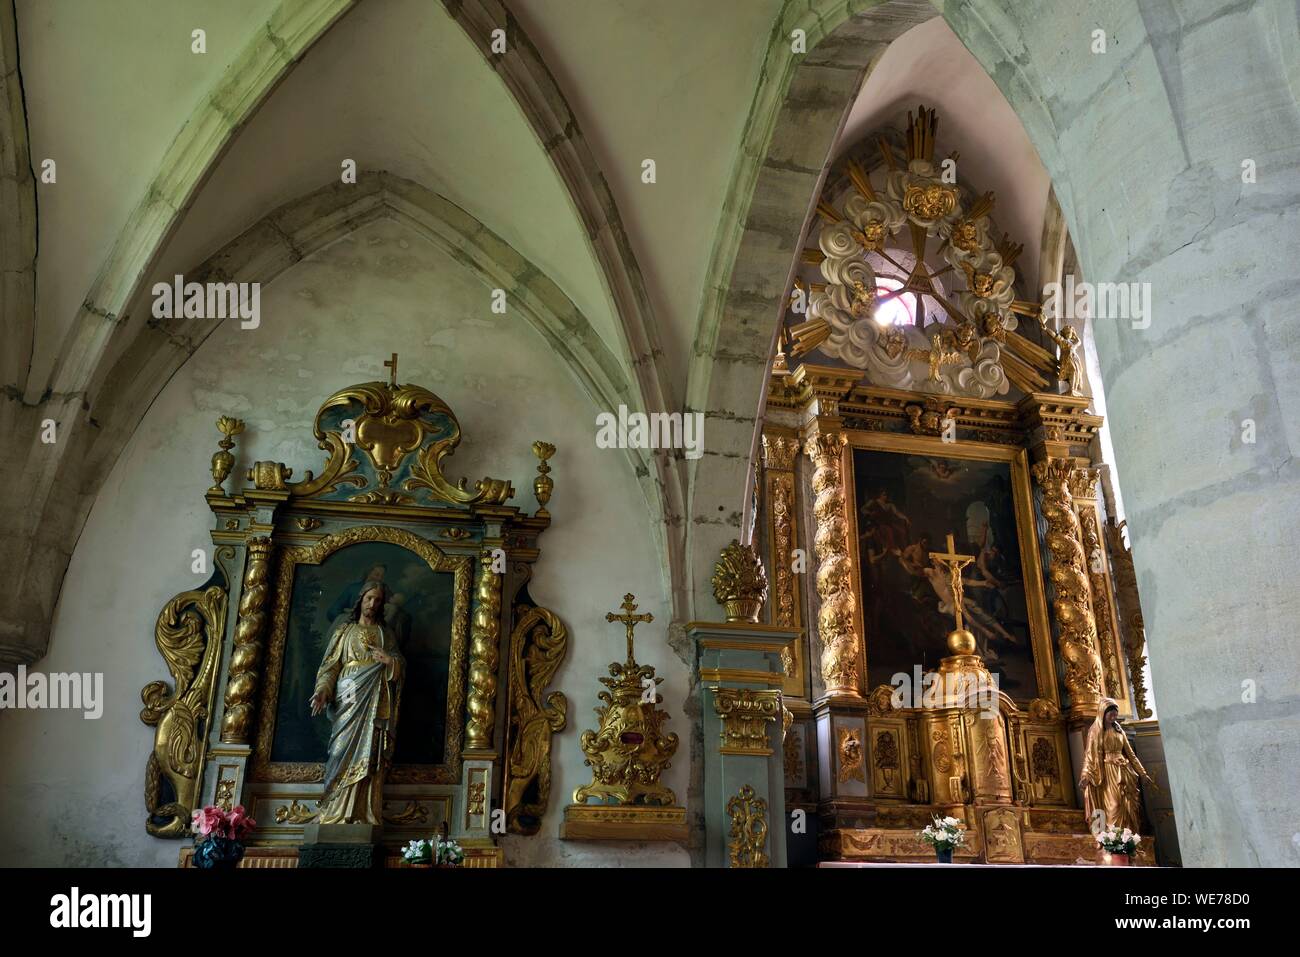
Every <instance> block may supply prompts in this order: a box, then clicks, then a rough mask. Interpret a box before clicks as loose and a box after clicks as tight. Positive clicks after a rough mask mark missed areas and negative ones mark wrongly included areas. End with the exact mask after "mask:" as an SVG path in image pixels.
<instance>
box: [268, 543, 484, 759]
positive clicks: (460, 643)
mask: <svg viewBox="0 0 1300 957" xmlns="http://www.w3.org/2000/svg"><path fill="white" fill-rule="evenodd" d="M360 542H388V543H389V544H392V545H400V546H401V547H403V548H405V549H407V550H408V551H411V552H414V553H415V554H417V555H419V556H420V557H421V558H422V559H424V561H425V562H426V563H428V565H429V567H430V568H431V569H432V570H433V571H435V572H451V573H453V574H454V576H455V578H454V585H453V588H454V605H453V608H452V634H451V659H450V664H449V666H448V672H447V740H446V744H445V749H444V751H443V754H444V756H445V760H444V761H443V763H442V764H436V765H394V766H393V767H392V769H391V770H390V771H389V773H388V780H389V781H390V782H392V783H394V784H453V783H455V782H457V781H459V780H460V764H461V750H462V748H463V747H464V740H465V720H464V714H465V696H466V687H465V684H466V677H465V655H466V650H467V648H468V646H469V629H470V587H471V583H472V579H473V564H474V560H473V559H472V558H471V557H470V556H468V555H460V556H452V555H448V554H447V553H446V552H444V551H443V550H442V549H440V548H439V547H438V546H437V545H435V544H434V543H433V542H431V541H429V540H428V539H425V538H421V537H420V536H419V535H416V534H414V533H413V532H409V531H407V530H406V529H401V528H392V527H389V526H384V525H354V526H353V527H351V528H348V529H345V530H343V531H341V532H336V533H334V534H331V535H327V536H325V537H324V538H322V539H321V540H320V541H319V542H317V543H316V544H314V545H308V546H289V547H287V548H284V549H282V550H281V552H280V556H279V572H278V573H277V576H276V585H275V597H274V608H273V611H272V613H271V633H270V643H269V646H268V648H267V661H266V680H265V681H264V682H263V685H262V696H261V702H260V704H259V708H258V710H259V713H260V714H261V716H262V719H261V721H259V723H258V731H257V741H256V744H255V746H254V750H253V762H252V768H251V770H252V776H251V780H253V781H257V782H263V783H275V784H290V783H293V784H299V783H316V782H319V781H321V780H323V778H324V773H325V766H324V764H320V763H309V762H284V761H281V762H276V761H272V760H271V745H272V743H273V742H274V740H275V716H276V709H277V707H278V704H279V697H280V678H281V672H282V671H283V668H284V652H285V641H286V637H287V633H288V627H289V609H290V604H291V602H292V598H293V580H294V573H295V571H296V569H297V568H298V566H299V565H319V564H321V563H322V562H323V561H325V559H327V558H329V557H330V556H331V555H333V554H334V553H335V552H337V551H340V550H341V549H344V548H347V547H348V546H349V545H356V544H358V543H360Z"/></svg>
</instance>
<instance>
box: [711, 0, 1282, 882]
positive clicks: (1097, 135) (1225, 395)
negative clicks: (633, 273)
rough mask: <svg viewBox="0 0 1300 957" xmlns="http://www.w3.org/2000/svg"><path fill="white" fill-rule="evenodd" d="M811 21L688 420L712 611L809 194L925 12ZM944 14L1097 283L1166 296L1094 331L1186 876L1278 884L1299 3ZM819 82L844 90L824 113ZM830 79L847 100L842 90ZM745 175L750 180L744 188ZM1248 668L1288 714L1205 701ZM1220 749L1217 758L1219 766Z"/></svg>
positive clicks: (730, 260) (769, 88)
mask: <svg viewBox="0 0 1300 957" xmlns="http://www.w3.org/2000/svg"><path fill="white" fill-rule="evenodd" d="M813 6H814V8H815V9H814V10H812V11H807V7H806V4H805V3H804V2H791V3H788V4H787V6H786V13H785V14H783V17H782V20H781V25H780V26H779V27H778V28H777V29H776V30H774V35H773V40H772V51H773V52H772V53H771V54H770V55H769V60H768V69H767V70H766V71H765V74H764V78H763V81H762V86H761V87H760V90H759V92H758V95H757V96H756V97H755V100H754V106H753V108H752V110H751V115H750V118H749V123H748V128H747V132H746V140H745V155H744V157H743V158H742V160H741V169H740V170H739V171H738V175H737V176H736V177H735V179H736V182H737V183H738V184H740V185H739V187H738V190H737V191H736V192H733V194H732V197H731V199H729V201H728V204H727V213H726V216H725V217H724V221H723V224H722V226H721V227H720V231H719V239H718V241H717V247H718V248H717V250H715V263H714V268H713V270H712V271H711V275H713V276H715V277H716V279H717V281H718V284H719V287H718V289H717V290H716V291H714V292H713V293H712V294H711V295H710V296H708V297H706V303H705V314H704V316H703V318H702V321H701V324H700V328H699V338H698V339H697V344H696V354H697V362H696V367H695V368H693V369H692V377H691V382H690V396H691V401H692V403H700V404H702V405H703V407H704V408H705V411H706V414H707V415H708V416H709V421H710V427H711V433H710V434H711V437H712V438H714V439H716V438H718V437H719V436H720V435H721V436H722V437H723V439H724V441H722V442H721V443H718V442H711V443H710V448H709V450H708V451H707V452H706V455H705V456H704V458H703V459H701V460H700V462H699V463H698V467H697V469H696V470H695V472H694V473H693V474H692V476H691V485H690V489H691V492H690V494H691V499H690V504H691V513H690V514H691V531H690V544H689V549H688V551H689V560H690V567H691V582H692V586H693V591H694V594H695V598H696V601H697V603H698V602H700V601H701V596H703V595H705V594H707V580H708V574H709V572H708V569H709V568H710V567H711V565H712V562H713V560H714V557H715V556H716V554H717V550H718V547H719V546H720V544H721V543H722V542H723V541H725V540H726V539H727V538H730V537H735V536H737V535H738V534H739V533H740V531H741V528H742V526H743V524H744V521H743V505H742V503H743V501H744V499H745V498H746V496H747V493H748V489H749V482H748V480H747V479H748V470H749V468H750V465H751V462H752V461H753V458H754V448H755V443H756V440H757V434H758V429H759V428H760V426H761V401H762V395H763V383H764V377H765V372H766V368H767V360H768V358H769V357H770V355H771V347H772V344H773V342H774V338H775V332H776V328H777V322H778V319H779V316H780V311H781V309H782V303H783V301H784V297H785V295H786V290H787V284H788V282H789V277H790V270H791V267H792V265H793V262H792V259H793V251H794V249H796V248H797V246H798V243H799V236H800V233H801V231H802V228H803V227H804V226H806V224H807V222H808V219H809V218H810V216H809V213H810V210H809V204H810V202H811V199H812V197H813V196H815V195H817V192H818V190H817V189H816V188H805V187H807V184H809V183H812V184H814V186H815V184H816V183H817V180H818V176H819V171H820V169H821V168H822V167H823V166H824V162H819V161H818V158H819V154H820V155H821V156H824V152H822V151H823V150H824V149H825V148H828V147H829V143H830V142H831V141H833V129H834V128H835V126H836V124H835V121H834V119H833V117H834V115H835V114H836V112H837V111H839V112H841V113H842V111H843V110H844V109H846V108H847V107H848V105H849V102H850V100H851V98H852V92H853V91H856V86H855V85H854V82H853V78H855V77H856V76H858V75H860V73H861V68H862V66H863V65H864V63H865V60H864V58H863V56H862V53H863V51H862V49H861V44H862V43H863V42H867V43H870V42H872V38H873V36H874V37H876V38H877V39H878V38H879V36H880V32H879V30H876V31H872V30H868V31H867V32H866V33H865V34H864V33H863V32H861V31H862V28H863V27H864V26H865V25H866V24H868V23H869V22H870V21H871V19H872V18H873V17H880V16H886V15H889V14H890V13H892V12H901V13H907V12H908V11H909V10H910V11H912V12H913V13H914V14H920V13H923V12H924V7H923V5H920V4H917V3H914V2H904V0H893V2H890V3H885V4H880V5H875V4H870V3H866V2H863V3H854V2H849V3H847V4H843V3H830V2H827V3H816V2H814V4H813ZM936 6H938V7H941V8H942V15H943V16H944V19H945V20H946V21H947V23H948V25H949V26H950V27H951V28H952V29H953V31H954V32H955V33H956V34H957V36H958V38H959V39H960V40H961V41H962V43H963V44H964V45H965V46H966V47H967V49H969V50H970V51H971V53H972V54H973V55H974V56H975V58H976V59H977V60H978V61H979V62H980V63H981V65H982V66H983V67H984V69H985V70H986V72H988V74H989V76H990V77H991V78H992V79H993V80H994V82H995V83H996V84H997V86H998V87H999V89H1000V90H1001V91H1002V94H1003V95H1004V96H1005V97H1006V98H1007V100H1008V102H1009V103H1010V104H1011V106H1012V108H1013V109H1014V110H1015V111H1016V113H1017V115H1018V116H1019V118H1020V121H1021V123H1022V124H1023V126H1024V128H1025V131H1026V133H1027V134H1028V135H1029V138H1030V140H1031V142H1032V143H1033V144H1034V146H1035V148H1036V149H1037V150H1038V153H1039V157H1040V158H1041V160H1042V162H1043V165H1044V166H1045V167H1046V168H1047V170H1048V173H1049V174H1050V176H1051V178H1052V184H1053V188H1054V190H1055V193H1056V196H1057V198H1058V199H1059V201H1060V204H1061V208H1062V211H1063V213H1064V216H1065V220H1066V223H1067V225H1068V228H1069V233H1070V236H1071V238H1072V239H1073V240H1074V242H1075V244H1076V248H1077V252H1078V256H1079V261H1080V264H1081V266H1082V268H1083V271H1084V274H1085V275H1086V276H1087V277H1088V278H1089V279H1090V280H1092V281H1111V282H1121V281H1123V282H1134V283H1142V282H1149V283H1150V284H1151V285H1150V288H1151V290H1152V296H1153V306H1154V309H1155V312H1156V314H1157V315H1158V316H1159V318H1158V319H1156V320H1155V321H1153V322H1152V323H1151V324H1150V325H1149V326H1142V327H1138V326H1133V327H1131V326H1130V322H1129V320H1128V319H1121V320H1120V321H1108V322H1097V323H1095V329H1096V342H1097V347H1098V353H1099V355H1100V358H1101V360H1102V372H1103V378H1104V381H1105V387H1106V394H1107V397H1108V408H1109V412H1110V414H1111V416H1112V428H1113V437H1114V446H1115V450H1116V455H1117V458H1118V462H1117V464H1118V466H1119V467H1120V468H1121V470H1122V472H1123V474H1124V475H1125V476H1126V477H1127V478H1128V479H1129V480H1130V481H1131V482H1132V485H1131V486H1130V487H1129V488H1127V489H1126V490H1125V500H1126V505H1127V509H1128V518H1129V520H1128V526H1129V529H1130V533H1131V538H1132V541H1133V552H1134V556H1135V564H1136V566H1137V570H1138V576H1139V580H1140V581H1141V583H1142V587H1143V608H1144V611H1145V612H1146V625H1147V636H1148V641H1149V644H1150V647H1151V649H1152V671H1153V677H1154V688H1155V693H1156V695H1157V696H1158V698H1159V705H1160V715H1161V730H1162V734H1163V738H1164V743H1165V752H1166V755H1167V757H1168V760H1169V766H1170V769H1171V771H1170V780H1171V785H1172V788H1173V799H1174V802H1175V805H1176V806H1177V808H1178V810H1179V815H1180V816H1179V830H1180V835H1179V837H1180V845H1181V848H1180V849H1181V852H1182V856H1183V860H1184V861H1185V862H1186V863H1188V864H1193V865H1196V864H1202V865H1204V864H1231V865H1235V866H1258V865H1260V864H1268V865H1274V866H1282V865H1284V864H1285V863H1286V862H1287V861H1288V860H1289V859H1290V858H1289V856H1288V855H1293V852H1292V851H1291V850H1290V846H1291V844H1292V840H1291V837H1292V836H1291V835H1290V834H1289V833H1288V829H1287V827H1286V826H1285V824H1284V823H1283V821H1284V817H1285V815H1279V814H1277V813H1271V814H1269V813H1267V812H1268V811H1270V810H1271V811H1274V812H1275V811H1276V809H1277V808H1281V807H1284V806H1285V804H1286V801H1287V799H1288V798H1289V796H1290V791H1291V790H1293V787H1291V786H1290V785H1289V784H1288V780H1289V779H1293V766H1292V763H1290V762H1287V761H1279V760H1278V759H1277V755H1278V754H1279V753H1280V752H1279V750H1278V749H1279V745H1280V743H1281V742H1286V745H1285V746H1286V747H1288V748H1290V749H1291V750H1294V748H1295V746H1296V742H1297V731H1296V727H1297V725H1296V721H1297V716H1298V715H1300V697H1297V696H1296V695H1295V693H1294V690H1293V689H1295V688H1296V687H1300V659H1297V658H1296V656H1295V655H1288V654H1284V653H1281V649H1283V648H1286V647H1289V646H1288V642H1291V641H1292V637H1293V636H1292V630H1293V629H1292V628H1291V627H1290V624H1289V623H1290V622H1292V621H1294V620H1295V618H1296V617H1297V615H1300V593H1297V592H1296V591H1295V590H1294V589H1290V590H1286V589H1282V590H1279V589H1277V588H1276V568H1275V566H1274V564H1273V563H1274V562H1275V557H1274V556H1276V555H1277V554H1288V553H1289V551H1290V550H1291V549H1292V547H1293V543H1294V540H1295V538H1296V537H1297V536H1300V458H1298V457H1297V455H1296V452H1297V451H1300V430H1297V429H1296V428H1295V427H1294V423H1295V422H1297V421H1300V390H1297V389H1296V388H1295V387H1294V385H1293V383H1294V382H1296V381H1298V380H1300V372H1298V370H1297V359H1296V356H1297V355H1300V349H1298V348H1297V346H1296V338H1295V332H1294V316H1295V311H1296V309H1297V308H1300V278H1297V277H1296V276H1295V275H1294V273H1293V271H1287V270H1281V271H1279V270H1278V269H1277V268H1276V264H1280V263H1283V262H1294V261H1296V259H1297V258H1298V257H1300V211H1298V207H1297V206H1296V204H1295V197H1294V188H1293V185H1294V182H1295V175H1296V171H1297V170H1300V104H1297V99H1296V90H1297V84H1296V76H1297V72H1296V67H1295V64H1296V62H1300V31H1298V30H1297V20H1298V19H1300V17H1298V16H1297V14H1296V12H1295V11H1294V10H1293V9H1291V8H1290V7H1289V6H1288V5H1286V4H1280V3H1279V4H1241V3H1232V2H1226V0H1225V2H1221V3H1217V4H1214V5H1212V8H1210V9H1206V10H1203V11H1199V12H1198V14H1197V16H1196V17H1195V18H1194V19H1193V18H1191V17H1183V16H1182V13H1181V11H1175V9H1174V8H1173V7H1170V6H1169V5H1167V4H1166V5H1160V4H1155V5H1151V4H1141V5H1136V6H1135V5H1132V4H1128V3H1123V2H1119V0H1114V2H1111V0H1103V2H1101V3H1099V4H1095V5H1094V6H1093V7H1092V8H1090V10H1089V22H1088V23H1087V24H1086V25H1085V24H1081V23H1079V22H1078V21H1077V19H1076V18H1073V17H1072V16H1069V15H1066V14H1064V13H1062V14H1061V15H1052V14H1048V13H1044V12H1043V11H1042V10H1041V9H1038V8H1034V9H1032V10H1031V9H1028V8H1025V7H1022V6H1016V5H1009V4H1003V3H995V2H990V0H945V2H942V3H936ZM799 17H803V18H804V22H809V23H810V25H811V26H813V27H815V29H816V30H817V32H818V35H820V36H821V37H823V39H822V42H821V43H819V44H817V45H816V46H815V47H814V46H813V43H812V39H813V36H814V34H813V32H812V31H811V30H810V32H809V34H808V36H809V55H808V57H807V58H806V60H805V61H804V62H802V63H800V64H799V65H797V66H795V65H791V64H788V63H785V64H783V63H782V60H781V57H782V56H783V55H784V54H783V53H782V51H781V47H782V46H783V45H786V43H787V33H788V30H787V27H789V26H790V25H791V24H792V23H793V22H795V21H796V20H798V18H799ZM792 18H793V19H792ZM1094 21H1096V22H1097V23H1099V24H1104V26H1100V27H1096V28H1099V29H1104V30H1105V31H1106V33H1107V37H1108V42H1109V52H1108V53H1107V54H1105V55H1097V54H1094V53H1093V52H1092V50H1091V49H1090V41H1091V40H1092V30H1093V29H1094V26H1095V25H1094ZM882 29H883V27H882ZM841 38H842V40H841ZM786 48H787V49H788V46H787V47H786ZM1243 60H1245V61H1248V62H1250V63H1251V64H1252V71H1250V73H1249V75H1248V76H1247V75H1245V73H1244V72H1243V71H1242V70H1241V69H1240V63H1241V62H1243ZM774 64H775V65H774ZM810 68H815V69H817V70H819V71H823V72H822V75H823V76H824V77H825V78H826V79H827V81H828V82H827V83H826V84H824V85H821V86H814V88H813V89H812V90H809V89H807V88H806V87H805V86H804V84H803V75H804V74H805V72H807V71H808V70H810ZM836 70H839V71H840V72H841V73H848V74H851V77H850V78H848V79H845V78H841V80H840V82H839V83H835V82H833V78H834V77H835V76H836V73H835V72H834V71H836ZM809 76H810V77H811V76H812V74H809ZM813 93H825V95H824V96H822V97H820V100H821V106H822V112H823V114H824V115H822V116H818V115H817V114H816V113H814V112H812V111H808V112H807V113H805V112H804V111H803V110H801V109H800V106H801V104H807V103H809V102H812V101H813V100H814V99H816V97H815V96H811V95H810V94H813ZM1233 96H1240V97H1248V98H1249V102H1250V103H1251V105H1252V106H1251V109H1250V110H1231V111H1229V110H1225V108H1224V104H1225V102H1228V99H1229V98H1231V97H1233ZM1099 103H1104V104H1106V107H1105V109H1101V108H1098V106H1097V104H1099ZM793 118H802V119H804V120H806V122H807V126H804V127H799V126H796V125H792V124H791V123H790V122H789V121H790V120H791V119H793ZM810 130H811V131H812V132H813V133H814V134H815V135H813V136H812V142H807V140H808V139H809V133H810ZM828 131H830V132H829V133H828ZM800 150H802V151H803V154H802V155H804V156H805V160H804V162H802V163H800V162H798V160H797V159H795V157H797V156H799V155H800ZM1263 157H1266V158H1267V159H1266V160H1265V159H1261V158H1263ZM1246 158H1250V159H1254V160H1255V161H1256V162H1257V163H1258V164H1260V165H1263V164H1265V163H1267V165H1268V166H1269V167H1270V168H1271V171H1272V172H1271V175H1269V176H1266V177H1264V178H1261V179H1259V180H1258V181H1257V182H1256V183H1251V184H1250V185H1251V186H1252V187H1254V188H1253V189H1243V179H1242V176H1241V173H1242V165H1241V164H1242V162H1243V159H1246ZM792 161H793V162H792ZM790 165H794V166H797V167H798V168H797V169H786V168H785V167H787V166H790ZM751 166H754V167H756V169H757V173H756V174H754V175H750V176H746V175H745V174H746V172H747V170H748V169H749V168H750V167H751ZM783 181H785V182H790V183H793V182H795V181H798V182H801V183H802V184H803V186H800V187H799V188H795V186H793V185H790V186H789V187H788V188H783V187H784V185H785V183H784V182H783ZM769 184H770V185H769ZM791 210H793V212H791ZM1211 227H1213V228H1211ZM1229 248H1230V249H1231V250H1232V254H1231V255H1227V254H1226V253H1225V249H1229ZM733 249H734V250H735V252H734V254H733V252H732V250H733ZM778 253H780V254H781V255H778ZM1207 369H1212V370H1213V374H1212V375H1211V374H1207ZM1153 384H1158V385H1157V386H1155V387H1153ZM696 407H699V406H696ZM1243 418H1250V419H1251V421H1256V420H1260V421H1268V422H1270V423H1272V426H1273V427H1272V428H1271V429H1270V432H1269V435H1268V437H1267V438H1266V439H1261V440H1259V441H1258V443H1257V444H1254V445H1253V446H1246V445H1244V443H1243V442H1242V441H1241V438H1240V434H1239V428H1240V426H1239V423H1240V422H1241V421H1242V419H1243ZM1207 443H1211V444H1212V445H1213V448H1214V450H1215V451H1213V452H1210V451H1208V449H1209V446H1208V445H1207ZM1224 448H1226V449H1227V450H1228V451H1227V452H1223V451H1222V449H1224ZM1192 463H1195V464H1194V465H1193V464H1192ZM719 503H721V504H722V505H723V507H724V511H726V510H727V509H728V508H729V509H730V511H729V512H727V514H726V521H725V522H719V521H718V520H717V519H715V518H713V516H712V514H711V513H712V512H713V511H714V509H715V508H716V507H717V505H718V504H719ZM1211 542H1212V543H1214V547H1213V548H1208V547H1207V545H1208V544H1209V543H1211ZM1191 555H1196V556H1197V558H1198V560H1197V561H1195V562H1189V560H1188V558H1189V556H1191ZM1228 634H1231V635H1232V636H1233V638H1232V641H1231V649H1232V650H1231V653H1229V652H1228V651H1227V650H1226V649H1225V646H1224V638H1223V636H1225V635H1228ZM1270 649H1271V650H1270ZM814 658H815V656H814ZM1247 660H1249V661H1258V662H1268V667H1269V669H1270V670H1269V671H1268V675H1269V680H1270V681H1271V682H1273V683H1274V684H1275V686H1276V687H1277V689H1278V690H1279V696H1278V697H1277V698H1276V699H1275V700H1274V701H1273V702H1272V703H1270V704H1269V705H1267V706H1263V705H1262V703H1261V704H1251V703H1248V702H1246V701H1245V700H1244V699H1245V696H1244V695H1243V694H1242V693H1241V689H1240V688H1238V687H1237V685H1236V683H1235V680H1234V682H1229V684H1231V685H1232V687H1231V688H1229V687H1227V686H1224V687H1222V688H1220V689H1219V690H1218V691H1216V692H1211V693H1209V694H1208V696H1207V689H1205V687H1204V682H1205V680H1206V679H1205V677H1204V676H1205V675H1206V674H1207V673H1211V672H1213V673H1215V674H1227V673H1231V674H1234V675H1235V674H1236V673H1237V672H1240V673H1241V676H1242V678H1243V679H1249V680H1252V681H1253V680H1255V679H1253V678H1249V676H1248V675H1246V672H1247V671H1250V670H1252V669H1251V667H1250V666H1248V665H1246V664H1245V663H1244V662H1245V661H1247ZM1207 666H1208V668H1209V670H1208V671H1207ZM1254 670H1255V671H1256V672H1257V673H1259V674H1262V672H1259V669H1258V668H1256V669H1254ZM1282 689H1286V690H1282ZM1206 741H1213V742H1215V744H1216V745H1217V747H1215V748H1212V749H1210V750H1209V751H1207V750H1206V748H1205V742H1206Z"/></svg>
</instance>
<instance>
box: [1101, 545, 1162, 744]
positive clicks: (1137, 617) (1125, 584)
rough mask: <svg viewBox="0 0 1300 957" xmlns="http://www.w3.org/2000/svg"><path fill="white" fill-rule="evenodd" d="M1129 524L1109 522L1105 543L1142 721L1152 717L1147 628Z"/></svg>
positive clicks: (1134, 694) (1135, 699)
mask: <svg viewBox="0 0 1300 957" xmlns="http://www.w3.org/2000/svg"><path fill="white" fill-rule="evenodd" d="M1127 524H1128V523H1127V522H1120V523H1119V524H1115V523H1114V522H1113V521H1111V522H1107V523H1106V529H1105V532H1106V540H1107V543H1108V544H1109V546H1110V557H1111V568H1112V569H1113V571H1114V574H1115V603H1116V605H1118V611H1119V615H1120V618H1121V620H1122V621H1123V624H1124V627H1123V628H1122V629H1121V631H1120V634H1121V635H1122V636H1123V639H1124V657H1125V658H1126V659H1127V660H1128V676H1129V681H1130V682H1131V683H1132V685H1133V704H1134V708H1135V709H1136V711H1137V714H1138V717H1139V718H1144V719H1145V718H1149V717H1151V714H1152V712H1151V708H1150V707H1149V706H1148V705H1147V686H1146V677H1145V675H1144V672H1145V670H1146V664H1147V657H1146V655H1144V654H1143V653H1142V652H1143V649H1144V648H1145V647H1146V640H1147V639H1146V627H1145V625H1144V623H1143V621H1142V603H1141V601H1140V600H1139V598H1138V590H1137V570H1136V569H1135V568H1134V567H1133V551H1132V549H1130V548H1129V546H1128V545H1127V544H1126V543H1125V541H1124V527H1125V526H1126V525H1127Z"/></svg>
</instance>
